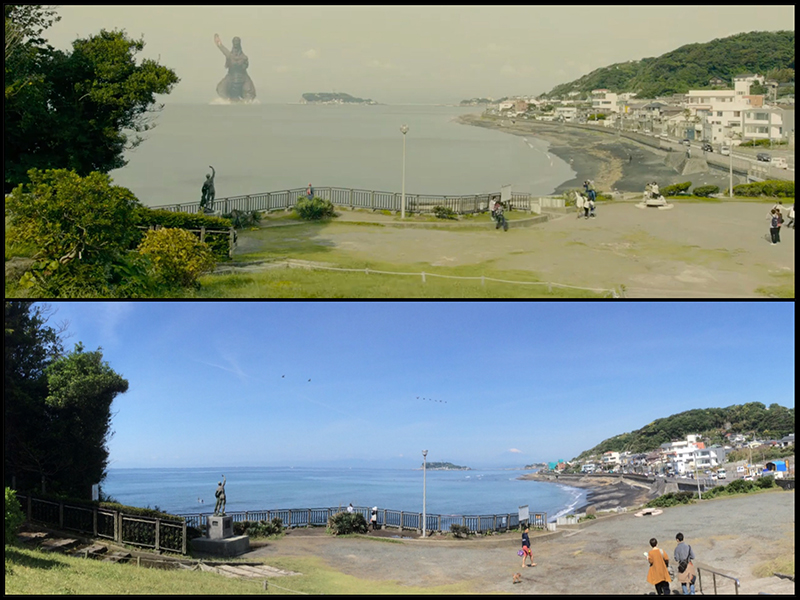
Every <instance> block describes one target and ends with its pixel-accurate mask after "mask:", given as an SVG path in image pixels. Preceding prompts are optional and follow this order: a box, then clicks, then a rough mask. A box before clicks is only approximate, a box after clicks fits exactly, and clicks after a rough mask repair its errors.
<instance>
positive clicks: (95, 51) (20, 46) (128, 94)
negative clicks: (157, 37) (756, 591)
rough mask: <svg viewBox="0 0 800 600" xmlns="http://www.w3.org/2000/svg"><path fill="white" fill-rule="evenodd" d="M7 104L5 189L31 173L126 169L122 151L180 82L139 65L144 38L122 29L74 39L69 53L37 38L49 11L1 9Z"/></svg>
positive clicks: (148, 63) (152, 64) (160, 69)
mask: <svg viewBox="0 0 800 600" xmlns="http://www.w3.org/2000/svg"><path fill="white" fill-rule="evenodd" d="M5 13H6V32H7V38H8V35H9V33H10V34H11V35H12V44H11V47H10V48H9V46H8V43H7V46H6V68H5V77H6V98H5V100H6V101H5V105H4V112H3V116H4V167H5V181H4V187H5V191H6V193H8V192H9V191H10V190H11V189H12V188H13V187H15V186H16V185H17V184H19V183H22V182H25V181H27V173H28V171H29V170H30V169H31V168H38V169H57V168H67V169H72V170H75V171H76V172H77V173H78V174H79V175H82V176H85V175H88V174H89V173H90V172H92V171H100V172H103V173H107V172H108V171H111V170H113V169H117V168H119V167H122V166H124V165H125V164H126V162H127V161H126V160H125V159H124V158H123V152H124V151H125V150H126V149H131V148H135V147H136V146H138V145H139V144H140V143H141V142H142V141H143V139H144V138H143V137H142V135H141V134H142V133H144V132H146V131H148V130H149V129H151V128H152V127H153V126H154V124H153V121H152V113H154V112H157V111H158V110H160V109H161V108H162V107H163V105H159V104H157V103H156V98H155V95H156V94H168V93H169V92H170V91H171V90H172V88H173V87H174V86H175V84H177V83H178V81H179V79H178V77H177V75H176V74H175V73H174V71H172V70H171V69H169V68H167V67H164V66H161V65H159V64H158V63H157V62H156V61H153V60H150V59H145V60H143V61H141V63H138V64H137V61H136V54H137V53H138V52H141V50H142V49H143V48H144V41H143V40H132V39H129V38H128V37H127V36H126V35H125V32H124V31H116V30H115V31H106V30H101V31H100V33H99V34H97V35H93V36H89V37H88V38H85V39H77V40H75V41H74V42H73V44H72V51H71V52H62V51H60V50H56V49H54V48H52V47H51V46H48V45H46V44H44V41H43V40H41V39H40V38H39V37H38V35H40V34H41V32H42V30H43V29H44V28H46V27H47V26H49V25H50V24H51V23H52V21H53V20H54V19H55V17H54V16H53V13H47V12H42V11H39V12H36V11H33V12H31V10H30V9H27V8H25V7H21V6H18V5H12V6H10V7H6V11H5Z"/></svg>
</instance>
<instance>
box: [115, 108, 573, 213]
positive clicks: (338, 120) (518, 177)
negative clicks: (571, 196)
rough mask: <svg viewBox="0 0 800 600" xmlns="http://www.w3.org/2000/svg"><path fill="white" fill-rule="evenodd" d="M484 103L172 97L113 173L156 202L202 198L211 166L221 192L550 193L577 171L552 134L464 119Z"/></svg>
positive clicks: (120, 182) (119, 181)
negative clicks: (510, 130) (551, 145)
mask: <svg viewBox="0 0 800 600" xmlns="http://www.w3.org/2000/svg"><path fill="white" fill-rule="evenodd" d="M479 110H480V109H476V108H475V107H471V108H460V107H447V106H413V105H410V106H346V105H301V104H251V105H241V104H240V105H219V104H210V105H197V104H170V105H167V106H166V107H165V108H164V110H163V111H162V112H161V113H158V116H157V118H156V123H157V127H156V128H155V129H154V130H152V131H150V132H148V133H147V139H146V140H145V141H144V142H143V143H142V144H141V145H140V146H139V147H138V148H137V149H135V150H134V151H132V152H129V153H128V154H127V155H126V158H128V159H129V163H128V165H127V166H126V167H124V168H122V169H118V170H116V171H112V172H111V176H112V177H113V179H114V183H116V184H117V185H121V186H124V187H127V188H129V189H130V190H131V191H133V193H134V194H136V196H137V197H138V198H139V200H140V201H141V202H142V203H143V204H145V205H147V206H157V205H162V204H178V203H184V202H198V201H199V200H200V189H201V187H202V184H203V181H204V180H205V175H206V173H210V172H211V171H210V169H209V168H208V167H209V165H213V166H214V168H215V169H216V171H217V175H216V197H217V198H224V197H228V196H235V195H241V194H255V193H260V192H272V191H279V190H286V189H292V188H304V187H305V186H307V185H308V183H309V182H310V183H313V184H314V186H315V187H327V186H333V187H343V188H358V189H367V190H378V191H387V192H400V191H401V188H402V158H403V139H402V138H403V134H402V133H400V126H401V125H403V124H407V125H408V126H409V132H408V134H407V137H406V193H409V194H416V193H421V194H437V195H438V194H476V193H486V192H496V191H499V190H500V187H501V185H504V184H512V186H513V188H512V189H513V190H514V191H520V192H528V193H532V194H539V195H547V194H550V193H552V192H553V191H554V189H555V188H556V187H557V186H558V185H559V184H560V183H562V182H564V181H566V180H568V179H571V178H572V177H573V174H574V172H573V171H572V169H571V168H570V167H569V165H567V164H566V163H565V162H564V161H562V160H561V159H559V158H557V157H556V156H554V155H550V154H549V153H547V144H546V142H543V141H541V140H536V139H535V138H532V137H529V138H527V140H528V142H529V143H527V144H526V142H525V140H524V139H523V138H521V137H518V136H512V135H508V134H505V133H501V132H498V131H491V130H488V129H483V128H479V127H470V126H466V125H460V124H458V123H456V122H455V121H454V119H455V118H456V117H457V116H459V115H462V114H469V113H475V112H478V111H479Z"/></svg>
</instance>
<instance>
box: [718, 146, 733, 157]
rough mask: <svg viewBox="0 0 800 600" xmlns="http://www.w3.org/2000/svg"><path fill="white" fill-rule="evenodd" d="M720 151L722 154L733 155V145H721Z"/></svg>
mask: <svg viewBox="0 0 800 600" xmlns="http://www.w3.org/2000/svg"><path fill="white" fill-rule="evenodd" d="M719 153H720V154H722V156H730V155H731V147H730V146H720V148H719Z"/></svg>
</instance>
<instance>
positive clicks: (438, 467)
mask: <svg viewBox="0 0 800 600" xmlns="http://www.w3.org/2000/svg"><path fill="white" fill-rule="evenodd" d="M426 468H427V469H429V470H431V471H471V470H472V469H471V468H470V467H461V466H459V465H454V464H453V463H450V462H429V463H427V467H426ZM420 469H422V466H420Z"/></svg>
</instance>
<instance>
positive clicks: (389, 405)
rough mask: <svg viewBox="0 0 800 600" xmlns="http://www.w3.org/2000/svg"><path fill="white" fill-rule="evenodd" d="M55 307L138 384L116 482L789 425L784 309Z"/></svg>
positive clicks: (121, 408)
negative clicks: (766, 417) (707, 411)
mask: <svg viewBox="0 0 800 600" xmlns="http://www.w3.org/2000/svg"><path fill="white" fill-rule="evenodd" d="M51 306H52V307H53V308H55V309H56V312H55V314H54V315H53V316H51V319H50V323H51V325H54V324H55V323H58V322H60V321H62V320H67V321H69V323H70V326H69V333H70V334H71V337H70V338H69V339H68V340H67V346H68V348H72V346H73V344H74V343H76V342H78V341H81V342H83V343H84V345H85V347H86V349H87V350H95V349H96V348H98V347H102V349H103V354H104V358H105V360H106V361H107V362H108V363H109V364H110V366H111V367H112V368H113V369H114V370H115V371H116V372H118V373H119V374H121V375H122V376H123V377H125V378H126V379H127V380H128V381H129V383H130V388H129V391H128V392H126V393H125V394H123V395H121V396H118V397H117V399H116V400H115V401H114V404H113V406H112V411H113V413H114V416H113V420H112V429H113V430H114V431H115V432H116V434H115V435H114V436H113V438H112V439H111V441H110V444H109V448H110V452H111V456H110V466H111V467H116V468H122V467H214V466H222V467H225V466H227V467H235V466H314V465H316V466H323V465H324V464H325V463H326V462H327V461H339V462H340V464H341V463H342V462H343V463H344V464H349V465H351V466H358V465H361V466H368V465H369V464H373V465H375V466H395V467H398V468H412V467H416V466H418V465H419V464H420V463H421V460H422V459H421V451H422V450H423V449H427V450H428V451H429V454H428V460H430V461H450V462H454V463H456V464H462V465H468V466H472V467H494V466H517V467H521V466H524V465H525V464H529V463H532V462H538V461H550V460H557V459H566V460H568V459H571V458H573V457H575V456H577V455H578V454H579V453H580V452H582V451H583V450H587V449H589V448H591V447H592V446H594V445H596V444H598V443H599V442H601V441H602V440H604V439H606V438H609V437H611V436H613V435H616V434H619V433H625V432H628V431H632V430H634V429H638V428H640V427H643V426H644V425H647V424H648V423H650V422H652V421H653V420H655V419H657V418H661V417H666V416H669V415H671V414H675V413H679V412H682V411H685V410H689V409H693V408H710V407H726V406H730V405H732V404H742V403H746V402H753V401H758V402H763V403H764V404H766V405H767V406H769V405H770V404H772V403H773V402H777V403H779V404H781V405H782V406H786V407H793V406H794V371H793V367H792V365H793V364H794V358H793V357H794V334H793V332H794V303H788V302H781V303H772V302H751V303H745V302H723V303H712V302H700V303H693V302H676V303H667V302H656V303H644V302H636V303H630V302H628V303H597V302H536V303H522V302H520V303H516V302H501V303H486V302H419V303H417V302H107V303H103V302H57V303H54V304H52V305H51ZM309 379H310V381H309ZM364 461H374V462H372V463H364Z"/></svg>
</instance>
